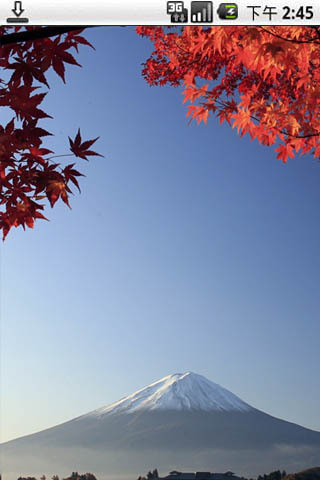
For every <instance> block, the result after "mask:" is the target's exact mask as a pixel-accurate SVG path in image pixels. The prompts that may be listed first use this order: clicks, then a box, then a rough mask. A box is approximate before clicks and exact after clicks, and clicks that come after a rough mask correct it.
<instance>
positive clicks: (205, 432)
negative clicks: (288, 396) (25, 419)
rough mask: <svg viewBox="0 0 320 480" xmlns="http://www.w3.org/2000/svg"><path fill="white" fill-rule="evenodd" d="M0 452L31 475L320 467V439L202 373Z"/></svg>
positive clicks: (12, 467)
mask: <svg viewBox="0 0 320 480" xmlns="http://www.w3.org/2000/svg"><path fill="white" fill-rule="evenodd" d="M1 452H2V453H3V455H4V458H5V462H4V463H5V466H6V469H7V472H16V471H17V468H18V467H19V466H20V467H19V468H22V467H26V466H28V468H29V467H30V470H29V472H30V473H33V474H34V472H35V471H36V470H37V469H40V464H41V462H47V463H44V466H45V465H48V466H49V465H52V468H53V466H55V468H54V470H53V473H58V472H61V470H62V467H63V465H66V466H67V467H65V468H66V469H67V471H68V470H70V471H74V470H76V469H78V470H81V469H82V470H85V471H90V470H91V471H93V472H97V473H98V472H100V473H101V472H102V475H104V476H106V472H108V473H110V474H113V475H120V474H125V473H126V472H127V473H128V474H129V473H131V476H132V474H133V472H134V469H135V466H136V467H137V473H139V472H141V471H142V472H143V471H145V470H148V469H150V468H152V467H158V468H161V469H162V470H164V471H169V470H173V469H177V468H178V469H180V470H181V469H182V470H183V469H186V470H187V471H188V470H189V471H194V470H196V469H199V470H208V471H210V470H211V471H217V470H218V471H219V470H220V471H224V470H223V469H225V470H230V469H231V470H232V471H235V472H237V473H239V474H242V475H249V476H252V475H254V474H255V473H257V474H258V473H261V472H263V471H272V470H275V469H278V468H279V469H281V470H283V469H285V470H286V471H289V472H290V471H297V470H301V469H302V468H308V467H310V466H311V465H316V464H320V433H319V432H316V431H312V430H309V429H306V428H304V427H301V426H299V425H296V424H293V423H290V422H286V421H284V420H280V419H277V418H274V417H272V416H270V415H268V414H266V413H264V412H261V411H259V410H257V409H255V408H253V407H251V406H250V405H248V404H247V403H245V402H243V401H242V400H241V399H240V398H239V397H237V396H236V395H234V394H233V393H231V392H229V391H228V390H226V389H224V388H223V387H221V386H219V385H217V384H215V383H213V382H210V381H209V380H207V379H206V378H204V377H202V376H201V375H197V374H194V373H191V372H187V373H185V374H174V375H169V376H167V377H164V378H163V379H161V380H159V381H157V382H154V383H152V384H150V385H149V386H147V387H145V388H143V389H141V390H138V391H137V392H135V393H133V394H132V395H129V396H127V397H125V398H123V399H121V400H119V401H118V402H115V403H113V404H111V405H109V406H107V407H102V408H99V409H97V410H93V411H92V412H89V413H88V414H85V415H81V416H80V417H77V418H75V419H73V420H70V421H69V422H65V423H63V424H61V425H57V426H55V427H52V428H49V429H46V430H43V431H41V432H38V433H36V434H33V435H28V436H25V437H21V438H19V439H16V440H12V441H10V442H7V443H6V444H2V445H1ZM35 452H37V454H36V455H35ZM147 460H148V463H146V461H147ZM81 462H82V463H81ZM90 462H91V463H90ZM82 464H83V467H82V468H80V466H81V465H82ZM91 464H92V465H91ZM37 465H38V467H37ZM89 465H90V467H89ZM98 466H99V468H100V470H97V468H98ZM132 469H133V470H132ZM46 471H47V470H46ZM40 472H41V469H40ZM20 473H21V474H22V473H24V474H25V473H26V472H25V471H21V470H20ZM41 473H43V471H42V472H41ZM60 474H65V471H64V472H61V473H60ZM100 476H101V475H100ZM102 478H103V477H102ZM102 478H101V480H102ZM8 480H11V479H10V478H9V477H8ZM12 480H13V477H12ZM99 480H100V479H99Z"/></svg>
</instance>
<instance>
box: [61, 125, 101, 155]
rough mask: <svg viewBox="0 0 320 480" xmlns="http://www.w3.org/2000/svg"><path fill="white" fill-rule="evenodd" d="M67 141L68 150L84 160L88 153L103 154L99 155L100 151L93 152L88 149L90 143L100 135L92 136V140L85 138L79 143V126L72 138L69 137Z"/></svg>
mask: <svg viewBox="0 0 320 480" xmlns="http://www.w3.org/2000/svg"><path fill="white" fill-rule="evenodd" d="M68 138H69V142H70V150H71V152H72V153H74V154H75V156H76V157H80V158H83V159H84V160H88V159H87V157H88V156H90V155H96V156H98V157H103V155H100V153H97V152H93V151H92V150H88V148H89V147H91V145H93V144H94V142H96V141H97V140H98V139H99V138H100V137H97V138H94V139H93V140H87V141H85V142H83V143H81V135H80V128H79V129H78V133H77V135H76V137H75V139H74V141H73V140H71V138H70V137H68Z"/></svg>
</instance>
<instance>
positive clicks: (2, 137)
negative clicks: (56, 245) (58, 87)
mask: <svg viewBox="0 0 320 480" xmlns="http://www.w3.org/2000/svg"><path fill="white" fill-rule="evenodd" d="M37 28H39V27H26V29H27V30H34V29H37ZM40 28H41V27H40ZM20 29H21V27H0V37H1V36H2V35H5V34H8V33H10V32H12V31H14V32H17V31H18V30H20ZM82 30H83V29H81V30H75V31H72V32H68V33H67V34H63V35H58V36H57V37H56V38H55V39H54V40H52V39H50V38H44V39H41V40H39V39H38V40H34V41H25V42H23V43H20V44H19V43H16V44H10V45H6V46H1V47H0V67H1V68H2V69H3V75H4V76H5V77H6V79H5V80H4V79H0V106H3V107H7V108H9V109H11V110H12V111H13V118H12V119H11V120H10V122H9V123H8V124H7V125H6V126H3V125H0V208H1V210H0V229H1V230H2V232H3V239H5V237H6V235H7V234H8V232H9V231H10V229H11V228H12V227H18V226H19V225H21V226H22V227H23V228H25V226H27V227H29V228H32V227H33V225H34V221H35V220H36V219H37V218H41V219H46V218H45V216H44V215H43V214H42V213H41V212H42V211H43V210H44V204H42V203H39V201H41V200H42V199H44V198H47V199H48V201H49V203H50V205H51V207H53V206H54V204H55V203H56V201H57V200H58V199H59V198H61V199H62V201H63V202H65V203H66V204H67V205H68V206H69V194H71V193H72V191H71V189H70V187H69V183H70V182H71V183H73V184H74V185H75V186H76V187H77V188H78V189H79V190H80V188H79V185H78V181H77V177H79V176H81V175H82V174H81V173H79V172H78V171H77V170H76V169H74V168H73V167H74V165H75V164H74V163H73V164H69V165H67V166H65V167H64V168H63V167H62V166H61V164H60V163H54V162H53V161H52V158H54V157H48V155H49V154H52V153H54V152H52V151H51V150H49V149H47V148H45V147H43V145H42V143H43V140H42V137H45V136H48V135H51V133H49V132H47V131H46V130H44V129H42V128H41V127H39V125H38V122H39V121H40V120H41V119H42V118H48V117H49V118H52V117H50V115H48V114H47V113H46V112H44V111H43V110H42V109H41V108H39V105H40V104H41V103H42V101H43V100H44V98H45V96H46V95H47V92H44V93H43V92H41V93H35V91H36V90H37V89H39V88H41V86H42V85H44V86H45V87H47V88H49V85H48V81H47V78H46V72H47V71H48V70H49V69H50V68H52V69H53V70H54V71H55V72H56V73H57V75H59V76H60V77H61V79H62V80H63V81H64V82H65V66H64V63H69V64H72V65H78V66H80V65H79V64H78V62H77V61H76V60H75V58H74V57H73V56H72V55H71V54H70V53H69V52H68V50H70V49H71V48H75V49H76V51H78V44H84V45H89V46H91V47H92V45H90V44H89V42H87V40H86V39H85V38H83V37H81V36H80V35H79V33H81V31H82ZM36 82H38V83H40V86H39V85H37V86H35V85H34V84H35V83H36ZM19 123H20V125H19ZM96 140H97V138H96V139H94V140H88V141H85V142H83V143H82V144H81V137H80V129H79V131H78V133H77V135H76V138H75V140H74V141H72V140H71V139H70V137H69V141H70V150H71V152H72V153H71V154H69V155H75V156H76V157H79V158H82V159H85V160H87V156H88V155H99V154H97V153H95V152H93V151H91V150H88V147H90V146H91V145H92V144H93V143H94V142H95V141H96ZM57 156H64V155H56V157H57ZM100 156H102V155H100ZM46 220H47V219H46Z"/></svg>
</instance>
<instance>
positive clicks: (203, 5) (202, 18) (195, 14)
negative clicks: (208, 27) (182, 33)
mask: <svg viewBox="0 0 320 480" xmlns="http://www.w3.org/2000/svg"><path fill="white" fill-rule="evenodd" d="M212 11H213V7H212V2H191V22H192V23H212Z"/></svg>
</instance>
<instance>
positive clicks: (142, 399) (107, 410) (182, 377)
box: [89, 372, 252, 416]
mask: <svg viewBox="0 0 320 480" xmlns="http://www.w3.org/2000/svg"><path fill="white" fill-rule="evenodd" d="M250 409H252V407H250V405H248V404H247V403H245V402H244V401H243V400H241V399H240V398H239V397H237V396H236V395H234V394H233V393H231V392H229V391H228V390H226V389H225V388H223V387H221V386H220V385H218V384H217V383H214V382H212V381H210V380H208V379H207V378H205V377H203V376H202V375H198V374H196V373H193V372H187V373H175V374H173V375H168V376H167V377H164V378H161V380H158V381H156V382H154V383H151V384H150V385H148V386H147V387H144V388H142V389H141V390H138V391H137V392H135V393H133V394H132V395H129V396H127V397H125V398H122V399H121V400H119V401H118V402H115V403H112V404H111V405H108V406H107V407H102V408H99V409H97V410H94V411H93V412H91V413H90V414H89V415H93V416H94V415H96V416H103V415H105V414H113V413H120V412H121V413H134V412H138V411H143V410H204V411H210V410H216V411H231V410H236V411H243V412H246V411H248V410H250Z"/></svg>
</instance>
